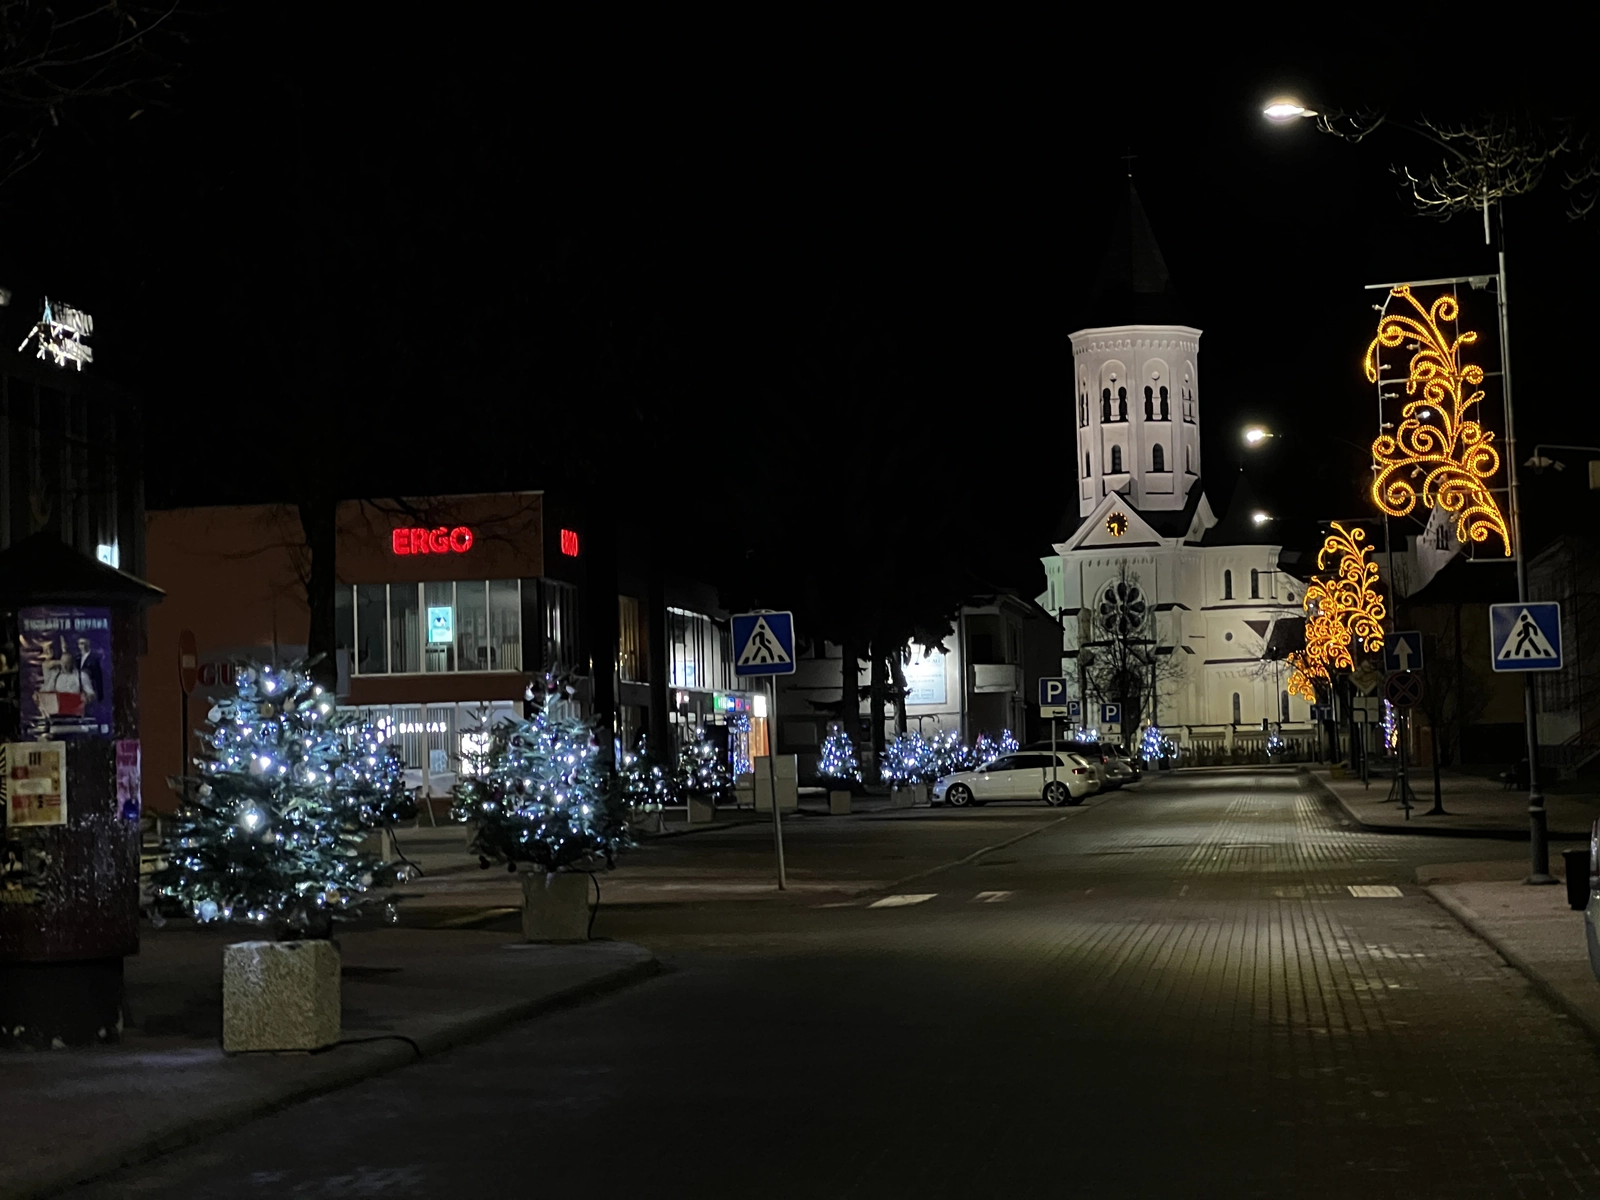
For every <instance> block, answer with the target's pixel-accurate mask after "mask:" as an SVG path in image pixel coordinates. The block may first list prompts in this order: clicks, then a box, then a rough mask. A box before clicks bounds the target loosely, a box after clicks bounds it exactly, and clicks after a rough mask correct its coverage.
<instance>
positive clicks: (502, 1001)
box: [0, 928, 656, 1200]
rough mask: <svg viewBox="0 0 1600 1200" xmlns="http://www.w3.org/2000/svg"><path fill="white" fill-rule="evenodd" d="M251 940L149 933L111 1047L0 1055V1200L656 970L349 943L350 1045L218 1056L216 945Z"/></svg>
mask: <svg viewBox="0 0 1600 1200" xmlns="http://www.w3.org/2000/svg"><path fill="white" fill-rule="evenodd" d="M248 936H249V933H248V932H247V931H245V930H241V929H232V930H227V931H219V932H214V931H211V930H205V931H197V930H193V929H167V930H161V931H151V930H149V929H148V928H147V929H146V930H145V931H144V932H143V934H142V948H141V952H140V953H139V954H138V955H137V956H135V957H133V958H129V959H128V960H127V993H128V1017H129V1024H130V1027H129V1028H128V1029H126V1030H125V1031H124V1033H123V1039H122V1042H121V1044H119V1045H116V1046H108V1047H104V1048H99V1049H94V1050H72V1051H60V1052H55V1053H46V1052H41V1053H35V1054H27V1053H16V1054H8V1055H6V1056H4V1057H0V1129H3V1130H4V1131H5V1133H4V1145H5V1152H4V1154H3V1155H0V1200H20V1198H22V1197H32V1196H39V1195H44V1194H48V1193H49V1192H53V1191H56V1190H58V1189H61V1188H65V1187H68V1186H71V1185H72V1184H75V1183H79V1182H82V1181H84V1180H86V1179H90V1178H93V1177H95V1176H97V1175H102V1174H105V1173H106V1172H108V1171H112V1170H115V1169H116V1168H118V1167H120V1166H123V1165H125V1164H128V1163H132V1162H138V1161H140V1160H142V1159H146V1158H149V1157H152V1156H153V1155H155V1154H158V1153H161V1152H163V1151H166V1150H171V1149H174V1148H176V1147H178V1146H180V1145H183V1144H186V1143H188V1142H193V1141H197V1140H199V1139H200V1138H203V1137H206V1136H209V1135H211V1134H214V1133H217V1132H219V1131H220V1130H223V1129H226V1128H229V1127H231V1126H235V1125H239V1124H242V1123H243V1122H245V1121H247V1120H250V1119H251V1118H253V1117H256V1116H259V1115H261V1114H263V1113H265V1112H268V1111H270V1110H272V1109H276V1108H281V1107H283V1106H284V1105H286V1104H289V1103H292V1102H293V1101H296V1100H301V1099H305V1098H307V1097H309V1096H313V1095H316V1094H318V1093H321V1092H326V1091H331V1090H332V1089H334V1088H338V1087H342V1086H344V1085H346V1084H349V1083H353V1082H355V1081H356V1080H359V1079H363V1078H366V1077H368V1076H371V1075H377V1074H380V1073H382V1072H384V1071H388V1070H392V1069H394V1068H395V1067H401V1066H405V1065H406V1064H407V1063H410V1062H414V1061H415V1060H416V1059H417V1058H419V1057H424V1056H428V1055H433V1054H437V1053H439V1052H441V1051H443V1050H445V1049H447V1048H449V1047H451V1046H454V1045H458V1044H460V1043H461V1042H464V1041H468V1040H470V1039H473V1038H477V1037H482V1036H484V1035H485V1034H488V1033H490V1032H492V1031H494V1030H496V1029H498V1028H500V1027H502V1026H504V1025H507V1024H509V1023H511V1022H513V1021H516V1020H520V1019H522V1018H525V1017H529V1016H532V1015H534V1014H536V1013H539V1012H543V1011H546V1010H548V1009H552V1008H556V1007H560V1006H563V1005H567V1004H571V1003H576V1002H577V1001H579V1000H582V999H585V998H588V997H590V996H594V995H598V994H600V993H602V992H605V991H609V990H611V989H613V988H618V987H622V986H624V985H626V984H628V983H631V982H633V981H635V980H639V979H642V978H644V977H646V976H647V975H649V974H651V973H653V972H654V971H655V970H656V962H655V959H654V957H653V956H652V955H651V954H650V952H649V951H647V950H645V949H643V948H641V947H639V946H634V945H630V944H628V943H626V942H591V943H588V944H585V945H565V946H552V945H535V944H529V943H526V942H523V941H521V940H520V939H518V940H512V939H510V938H508V937H507V936H506V935H505V934H495V933H480V932H459V931H451V932H444V931H436V930H418V929H377V930H367V931H363V932H344V933H341V934H340V936H339V938H338V941H339V944H340V948H341V951H342V955H343V960H344V970H343V980H342V991H343V1000H344V1028H343V1039H344V1042H348V1043H353V1044H340V1045H338V1046H335V1047H333V1048H331V1049H329V1050H325V1051H321V1052H318V1053H316V1054H284V1055H241V1056H237V1057H228V1056H226V1055H224V1054H223V1053H222V1050H221V1048H220V1045H219V1039H220V1037H221V1028H222V947H223V946H224V945H225V944H227V943H228V942H232V941H240V940H244V939H246V938H248Z"/></svg>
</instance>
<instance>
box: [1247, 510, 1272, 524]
mask: <svg viewBox="0 0 1600 1200" xmlns="http://www.w3.org/2000/svg"><path fill="white" fill-rule="evenodd" d="M1272 519H1273V517H1272V515H1271V514H1270V513H1264V512H1262V511H1261V510H1260V509H1259V508H1258V509H1256V511H1255V512H1253V513H1251V514H1250V520H1251V521H1252V522H1253V523H1254V524H1255V525H1256V526H1257V527H1260V526H1262V525H1265V524H1266V523H1267V522H1268V521H1270V520H1272Z"/></svg>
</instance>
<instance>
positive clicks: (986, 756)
mask: <svg viewBox="0 0 1600 1200" xmlns="http://www.w3.org/2000/svg"><path fill="white" fill-rule="evenodd" d="M1016 752H1017V739H1016V737H1015V736H1014V735H1013V734H1012V732H1011V730H1009V729H1002V730H1001V731H1000V736H999V737H997V738H992V737H990V736H989V735H988V734H987V733H980V734H979V735H978V740H977V742H976V744H975V745H974V746H973V749H972V756H973V757H974V758H975V759H977V760H978V765H979V766H988V765H989V764H990V763H992V762H993V761H994V760H995V759H997V758H999V757H1000V756H1001V755H1002V754H1015V753H1016Z"/></svg>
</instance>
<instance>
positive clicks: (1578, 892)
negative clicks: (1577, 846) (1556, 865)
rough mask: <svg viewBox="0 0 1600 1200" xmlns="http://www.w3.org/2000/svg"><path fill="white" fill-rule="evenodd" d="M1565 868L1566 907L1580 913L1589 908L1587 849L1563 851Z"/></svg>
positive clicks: (1562, 857)
mask: <svg viewBox="0 0 1600 1200" xmlns="http://www.w3.org/2000/svg"><path fill="white" fill-rule="evenodd" d="M1561 860H1562V862H1564V863H1565V864H1566V867H1567V907H1568V908H1571V909H1574V910H1575V911H1577V912H1582V911H1583V910H1584V909H1586V908H1588V907H1589V848H1588V847H1587V846H1585V847H1584V848H1583V849H1582V850H1563V851H1562V852H1561Z"/></svg>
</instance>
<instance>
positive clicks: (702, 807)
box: [689, 796, 717, 825]
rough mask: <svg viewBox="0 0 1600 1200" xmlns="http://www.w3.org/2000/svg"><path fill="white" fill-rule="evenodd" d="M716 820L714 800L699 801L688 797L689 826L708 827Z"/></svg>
mask: <svg viewBox="0 0 1600 1200" xmlns="http://www.w3.org/2000/svg"><path fill="white" fill-rule="evenodd" d="M716 819H717V803H716V801H715V800H701V799H698V798H696V797H694V796H690V797H689V824H691V825H709V824H710V823H711V822H712V821H715V820H716Z"/></svg>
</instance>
